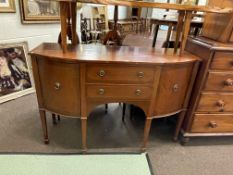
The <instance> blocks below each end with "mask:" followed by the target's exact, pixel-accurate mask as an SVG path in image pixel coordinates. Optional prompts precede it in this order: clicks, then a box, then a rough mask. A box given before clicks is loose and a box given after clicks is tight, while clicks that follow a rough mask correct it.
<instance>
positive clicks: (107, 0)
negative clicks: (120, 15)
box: [59, 0, 233, 13]
mask: <svg viewBox="0 0 233 175" xmlns="http://www.w3.org/2000/svg"><path fill="white" fill-rule="evenodd" d="M59 1H65V2H82V3H95V4H105V5H120V6H129V7H145V8H162V9H173V10H184V11H201V12H207V13H232V11H233V9H232V8H216V7H210V6H198V5H186V4H178V3H159V2H150V1H146V0H145V1H137V0H59Z"/></svg>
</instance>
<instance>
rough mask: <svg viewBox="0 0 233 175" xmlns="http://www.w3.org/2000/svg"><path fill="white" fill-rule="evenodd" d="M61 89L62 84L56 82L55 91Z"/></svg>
mask: <svg viewBox="0 0 233 175" xmlns="http://www.w3.org/2000/svg"><path fill="white" fill-rule="evenodd" d="M60 88H61V83H59V82H56V83H55V84H54V89H55V90H59V89H60Z"/></svg>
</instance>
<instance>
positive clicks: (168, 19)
mask: <svg viewBox="0 0 233 175" xmlns="http://www.w3.org/2000/svg"><path fill="white" fill-rule="evenodd" d="M150 20H151V22H153V21H155V22H156V21H158V22H172V23H175V24H176V23H177V21H178V17H177V16H166V17H163V18H150ZM203 22H204V19H203V18H200V17H194V18H193V20H192V21H191V23H201V24H202V23H203Z"/></svg>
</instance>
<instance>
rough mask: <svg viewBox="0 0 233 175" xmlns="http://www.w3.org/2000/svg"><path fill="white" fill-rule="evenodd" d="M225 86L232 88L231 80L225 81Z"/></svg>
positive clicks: (232, 82) (232, 80)
mask: <svg viewBox="0 0 233 175" xmlns="http://www.w3.org/2000/svg"><path fill="white" fill-rule="evenodd" d="M224 85H225V86H233V79H231V78H228V79H227V80H226V81H224Z"/></svg>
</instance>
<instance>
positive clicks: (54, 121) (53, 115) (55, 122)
mask: <svg viewBox="0 0 233 175" xmlns="http://www.w3.org/2000/svg"><path fill="white" fill-rule="evenodd" d="M52 119H53V124H54V125H56V124H57V118H56V114H54V113H52Z"/></svg>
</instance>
